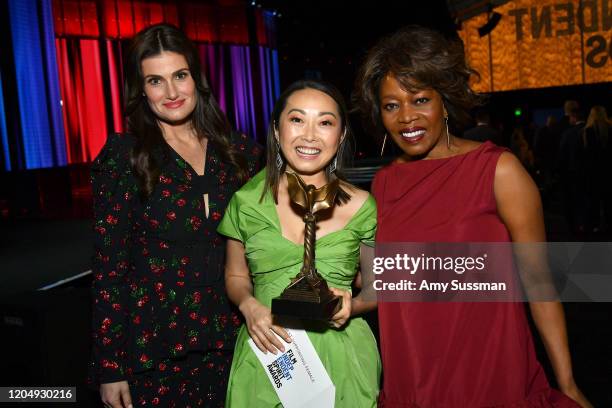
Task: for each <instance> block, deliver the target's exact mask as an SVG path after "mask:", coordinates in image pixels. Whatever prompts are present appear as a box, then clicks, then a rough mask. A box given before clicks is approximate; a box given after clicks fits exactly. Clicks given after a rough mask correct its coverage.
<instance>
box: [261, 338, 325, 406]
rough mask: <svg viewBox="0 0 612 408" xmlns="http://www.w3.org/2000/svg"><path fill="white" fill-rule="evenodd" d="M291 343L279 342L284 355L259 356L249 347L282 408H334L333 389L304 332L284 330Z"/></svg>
mask: <svg viewBox="0 0 612 408" xmlns="http://www.w3.org/2000/svg"><path fill="white" fill-rule="evenodd" d="M285 330H287V332H288V333H289V336H291V339H292V341H291V343H289V344H287V343H285V341H284V340H282V339H280V337H279V339H280V341H281V342H282V343H283V345H284V346H285V352H284V353H278V354H276V355H274V354H272V353H270V352H268V353H267V354H264V353H262V352H261V351H260V350H259V349H258V348H257V346H256V345H255V343H254V342H253V340H252V339H249V345H250V346H251V349H253V351H254V352H255V355H256V356H257V358H258V359H259V362H260V363H261V365H262V366H263V368H264V370H265V371H266V375H267V376H268V379H269V380H270V382H271V383H272V387H273V388H274V390H275V391H276V394H277V395H278V398H279V399H280V401H281V403H282V404H283V407H284V408H310V407H313V408H315V407H316V408H327V407H329V408H333V406H334V400H335V398H336V387H334V384H333V383H332V381H331V379H330V378H329V375H328V374H327V371H326V370H325V367H324V366H323V363H322V362H321V359H320V358H319V356H318V355H317V352H316V351H315V349H314V347H313V345H312V342H311V341H310V339H309V338H308V334H306V331H305V330H301V329H285Z"/></svg>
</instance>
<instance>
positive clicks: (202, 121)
mask: <svg viewBox="0 0 612 408" xmlns="http://www.w3.org/2000/svg"><path fill="white" fill-rule="evenodd" d="M164 51H169V52H175V53H177V54H180V55H182V56H183V57H185V60H186V61H187V65H188V67H189V71H190V73H191V76H192V78H193V80H194V82H195V87H196V106H195V109H194V111H193V113H192V114H191V123H192V127H193V129H194V130H195V132H196V134H197V137H198V138H199V139H200V140H203V139H204V138H207V139H208V143H211V144H212V145H214V147H215V148H216V150H217V152H219V155H220V156H221V160H222V161H224V162H226V163H229V164H230V165H231V166H232V167H233V168H234V169H235V171H236V174H237V176H238V178H239V179H240V180H243V181H244V180H246V179H247V178H248V170H247V162H246V158H245V157H244V156H243V155H242V154H240V153H239V152H238V151H236V150H235V149H234V148H233V147H232V144H231V126H230V124H229V122H228V120H227V118H226V116H225V114H224V113H223V111H222V110H221V108H220V107H219V104H218V103H217V101H216V100H215V98H214V96H213V95H212V92H211V89H210V87H209V86H208V82H207V81H206V77H205V76H204V74H203V73H202V70H201V67H200V60H199V58H198V53H197V51H196V48H195V46H194V44H193V43H192V42H191V41H190V40H189V39H188V38H187V36H185V34H184V33H183V32H182V31H181V30H179V29H178V28H176V27H174V26H172V25H169V24H156V25H153V26H150V27H148V28H146V29H144V30H142V31H140V32H139V33H138V34H137V35H136V36H135V37H134V39H133V41H132V43H131V45H130V48H129V51H128V54H127V59H126V63H125V92H124V95H125V115H126V117H127V124H128V131H129V132H130V133H131V134H132V135H134V136H135V138H136V143H135V145H134V148H133V150H132V168H133V170H134V173H135V175H136V178H137V180H138V184H139V187H140V195H141V199H143V200H145V199H146V198H148V197H149V196H150V195H151V192H152V191H153V189H154V188H155V185H156V184H157V182H158V179H159V174H160V171H161V170H160V166H161V165H162V161H165V160H168V153H169V150H168V144H167V143H166V141H165V140H164V137H163V135H162V129H161V126H160V124H159V119H158V118H157V116H156V115H155V114H154V113H153V111H152V110H151V108H150V107H149V103H148V101H147V98H146V97H145V96H143V90H144V78H143V75H142V65H141V63H142V60H143V59H145V58H149V57H152V56H156V55H159V54H161V53H162V52H164Z"/></svg>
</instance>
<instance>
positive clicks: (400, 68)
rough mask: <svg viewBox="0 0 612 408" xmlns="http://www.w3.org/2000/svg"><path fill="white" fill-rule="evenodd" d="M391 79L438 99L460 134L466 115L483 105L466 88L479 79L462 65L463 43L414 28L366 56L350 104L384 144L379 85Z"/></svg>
mask: <svg viewBox="0 0 612 408" xmlns="http://www.w3.org/2000/svg"><path fill="white" fill-rule="evenodd" d="M387 74H393V75H394V76H395V77H396V78H397V80H398V81H399V82H400V84H401V85H402V87H403V88H405V89H407V90H410V91H415V90H421V89H434V90H435V91H437V92H438V93H439V94H440V96H441V97H442V101H443V103H444V107H445V108H446V111H447V112H448V117H449V126H450V127H451V128H454V129H460V128H461V127H463V126H465V125H466V124H467V123H469V121H470V115H469V111H470V109H472V108H474V107H475V106H479V105H481V104H482V103H484V101H485V97H484V96H482V95H479V94H477V93H475V92H474V91H473V90H472V89H471V88H470V85H469V81H470V78H471V77H473V76H475V77H478V73H477V72H476V71H475V70H473V69H472V68H470V66H469V65H468V64H467V62H466V60H465V53H464V49H463V43H461V41H460V40H459V39H451V38H446V37H444V35H442V34H441V33H439V32H437V31H435V30H432V29H429V28H425V27H421V26H416V25H410V26H406V27H404V28H402V29H400V30H398V31H396V32H395V33H393V34H391V35H389V36H388V37H385V38H383V39H381V40H380V41H379V42H378V43H377V44H376V45H375V46H374V47H372V49H370V51H369V52H368V54H367V56H366V58H365V61H364V62H363V64H362V65H361V68H360V69H359V73H358V75H357V79H356V81H355V91H354V93H353V103H354V105H355V107H356V108H357V110H358V111H359V112H360V113H361V115H362V118H363V120H364V125H365V126H366V128H368V130H370V131H371V132H372V133H374V134H375V135H376V136H377V137H379V138H381V139H382V135H383V134H384V132H385V129H384V126H383V124H382V119H381V116H380V101H379V91H380V83H381V81H382V79H383V78H384V77H385V76H386V75H387Z"/></svg>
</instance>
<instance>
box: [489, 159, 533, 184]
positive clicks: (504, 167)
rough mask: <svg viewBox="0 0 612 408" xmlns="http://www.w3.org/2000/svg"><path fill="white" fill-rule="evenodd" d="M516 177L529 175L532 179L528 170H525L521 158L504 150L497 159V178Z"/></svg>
mask: <svg viewBox="0 0 612 408" xmlns="http://www.w3.org/2000/svg"><path fill="white" fill-rule="evenodd" d="M515 177H527V178H529V179H531V177H530V176H529V173H527V170H525V168H524V167H523V165H522V164H521V162H520V160H519V159H518V158H517V157H516V156H515V155H514V154H512V153H510V152H503V153H502V154H501V155H500V156H499V159H498V160H497V166H496V167H495V180H496V181H497V180H499V179H512V178H515Z"/></svg>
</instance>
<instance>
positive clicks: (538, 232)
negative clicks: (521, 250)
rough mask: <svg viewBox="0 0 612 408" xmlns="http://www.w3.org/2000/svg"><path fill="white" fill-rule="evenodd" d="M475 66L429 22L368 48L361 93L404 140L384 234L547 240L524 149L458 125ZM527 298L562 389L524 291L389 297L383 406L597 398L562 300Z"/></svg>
mask: <svg viewBox="0 0 612 408" xmlns="http://www.w3.org/2000/svg"><path fill="white" fill-rule="evenodd" d="M473 73H474V72H473V71H472V70H471V69H470V68H469V67H468V66H467V64H466V62H465V56H464V53H463V47H462V45H461V43H459V42H456V41H452V40H448V39H446V38H444V37H443V36H442V35H441V34H439V33H437V32H435V31H432V30H429V29H425V28H422V27H416V26H411V27H406V28H404V29H402V30H400V31H398V32H397V33H395V34H393V35H391V36H390V37H388V38H385V39H384V40H382V41H381V42H380V43H379V44H378V45H376V46H375V47H374V48H373V49H372V50H371V51H370V52H369V54H368V56H367V58H366V61H365V62H364V64H363V66H362V69H361V71H360V74H359V77H358V80H357V89H356V101H357V103H358V104H359V108H360V110H361V112H362V113H364V117H365V118H366V119H368V121H369V124H370V125H372V128H373V131H375V132H378V133H376V134H380V135H383V134H384V135H385V136H384V137H385V139H387V138H390V139H391V140H393V142H394V143H395V144H396V145H397V146H398V147H399V148H400V150H401V155H400V156H399V157H398V158H397V159H396V160H395V161H394V162H393V163H392V164H390V165H389V166H387V167H385V168H383V169H382V170H381V171H379V172H378V174H377V175H376V177H375V180H374V183H373V193H374V196H375V198H376V201H377V205H378V232H377V236H376V239H377V241H378V242H509V241H512V242H542V241H545V231H544V223H543V216H542V206H541V203H540V197H539V194H538V190H537V188H536V186H535V184H534V182H533V181H532V179H531V178H530V177H529V175H528V173H527V172H526V171H525V169H524V168H523V166H522V165H521V164H520V162H519V160H518V159H517V158H516V157H515V156H514V155H512V154H511V153H509V152H508V151H507V150H505V149H503V148H500V147H497V146H495V145H494V144H492V143H490V142H486V143H477V142H472V141H468V140H464V139H460V138H457V137H455V136H453V135H452V134H451V133H449V130H448V128H449V127H451V128H452V127H454V126H456V125H457V124H458V123H461V121H462V120H463V119H464V118H466V116H467V112H468V110H469V109H470V108H471V107H472V106H474V105H475V104H477V103H478V102H479V100H478V99H479V96H478V95H476V94H475V93H474V92H473V91H472V90H471V89H470V87H469V85H468V80H469V78H470V76H471V75H472V74H473ZM529 307H530V309H531V314H532V316H533V319H534V321H535V324H536V326H537V328H538V331H539V333H540V335H541V337H542V339H543V342H544V345H545V347H546V350H547V353H548V356H549V358H550V361H551V363H552V366H553V369H554V372H555V376H556V380H557V384H558V386H559V388H560V389H561V391H562V393H561V392H558V391H556V390H553V389H551V388H550V386H549V384H548V382H547V379H546V377H545V375H544V371H543V370H542V367H541V366H540V364H539V363H538V361H537V360H536V356H535V351H534V347H533V342H532V338H531V333H530V330H529V326H528V322H527V317H526V314H525V308H524V306H523V304H522V303H484V302H482V303H469V302H463V303H382V302H381V303H380V304H379V309H378V310H379V322H380V336H381V348H382V359H383V370H384V385H383V392H382V394H381V403H382V406H385V407H453V408H454V407H470V408H472V407H485V406H486V407H490V406H495V407H551V406H555V407H575V406H577V405H578V404H580V405H581V406H583V407H589V406H591V405H590V404H589V402H588V401H587V400H586V398H585V397H584V395H583V394H582V393H581V392H580V390H579V389H578V387H577V386H576V383H575V382H574V379H573V375H572V365H571V360H570V354H569V347H568V341H567V334H566V328H565V318H564V314H563V308H562V306H561V304H560V303H559V302H530V303H529ZM568 397H569V398H568ZM577 403H578V404H577Z"/></svg>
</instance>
